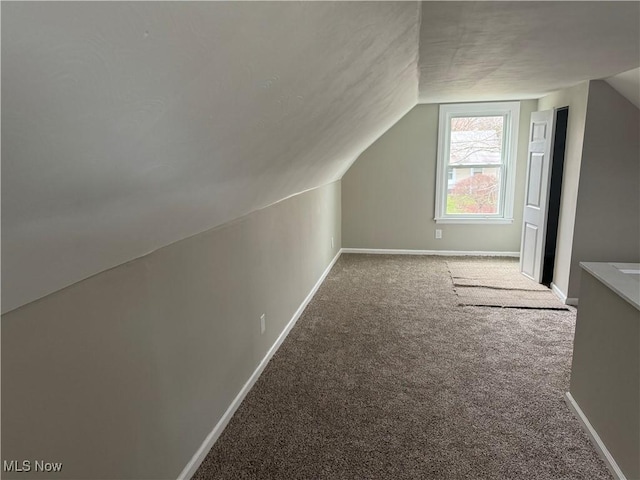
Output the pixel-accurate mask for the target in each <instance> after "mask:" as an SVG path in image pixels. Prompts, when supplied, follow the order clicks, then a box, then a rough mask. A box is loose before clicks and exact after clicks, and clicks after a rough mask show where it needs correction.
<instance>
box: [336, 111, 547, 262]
mask: <svg viewBox="0 0 640 480" xmlns="http://www.w3.org/2000/svg"><path fill="white" fill-rule="evenodd" d="M536 105H537V102H536V101H535V100H527V101H523V102H521V106H520V128H519V141H518V158H517V166H516V185H517V188H516V195H515V208H514V222H513V223H512V224H510V225H452V224H436V223H435V221H434V219H433V218H434V213H435V211H434V208H435V204H434V202H435V185H436V153H437V152H436V147H437V136H438V105H434V104H429V105H417V106H416V107H414V108H413V109H412V110H411V111H410V112H409V113H407V115H405V116H404V117H403V118H402V119H401V120H400V121H399V122H398V123H396V124H395V125H394V126H393V127H392V128H391V129H390V130H388V131H387V132H386V133H385V134H384V135H383V136H382V137H380V138H379V139H378V140H377V141H376V142H375V143H374V144H373V145H371V147H369V148H368V149H367V150H365V151H364V152H363V153H362V155H360V157H358V159H357V160H356V162H355V163H354V164H353V165H352V167H351V168H350V169H349V171H348V172H347V173H346V174H345V175H344V177H343V178H342V234H343V246H344V247H350V248H376V249H378V248H381V249H412V250H459V251H460V250H462V251H465V250H466V251H469V250H473V251H495V252H518V251H519V250H520V232H521V230H522V209H523V203H524V183H525V176H526V162H527V136H528V132H529V118H530V116H531V112H532V111H534V110H535V109H536V108H535V107H536ZM436 228H438V229H442V239H441V240H436V239H435V235H434V234H435V229H436Z"/></svg>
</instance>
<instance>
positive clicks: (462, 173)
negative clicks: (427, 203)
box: [446, 167, 502, 215]
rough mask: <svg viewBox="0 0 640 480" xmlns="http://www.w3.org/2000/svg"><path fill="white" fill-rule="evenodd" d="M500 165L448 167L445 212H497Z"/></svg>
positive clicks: (485, 213) (486, 213)
mask: <svg viewBox="0 0 640 480" xmlns="http://www.w3.org/2000/svg"><path fill="white" fill-rule="evenodd" d="M501 171H502V168H501V167H486V168H465V167H455V168H452V167H449V171H448V172H447V173H448V179H449V181H448V185H447V211H446V213H447V214H456V213H458V214H465V215H468V214H474V213H477V214H483V215H491V214H497V213H498V208H499V202H500V175H501Z"/></svg>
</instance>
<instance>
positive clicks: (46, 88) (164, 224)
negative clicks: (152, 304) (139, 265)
mask: <svg viewBox="0 0 640 480" xmlns="http://www.w3.org/2000/svg"><path fill="white" fill-rule="evenodd" d="M639 15H640V3H638V2H425V3H424V4H422V6H421V5H420V4H418V3H415V2H211V3H209V2H158V3H156V2H153V3H152V2H122V3H120V2H68V3H66V2H61V3H58V2H38V3H28V2H25V3H22V2H3V4H2V280H3V281H2V311H3V312H6V311H9V310H12V309H14V308H16V307H19V306H20V305H23V304H25V303H28V302H30V301H32V300H35V299H37V298H39V297H42V296H44V295H46V294H48V293H51V292H53V291H55V290H58V289H60V288H63V287H65V286H67V285H70V284H72V283H74V282H76V281H79V280H81V279H83V278H86V277H88V276H90V275H92V274H95V273H98V272H100V271H103V270H105V269H107V268H110V267H113V266H115V265H119V264H122V263H124V262H126V261H128V260H131V259H133V258H136V257H139V256H141V255H144V254H146V253H149V252H151V251H153V250H155V249H157V248H159V247H161V246H164V245H168V244H170V243H172V242H175V241H177V240H180V239H182V238H185V237H188V236H191V235H193V234H196V233H199V232H202V231H204V230H207V229H210V228H212V227H215V226H217V225H221V224H223V223H225V222H227V221H230V220H233V219H235V218H238V217H240V216H242V215H243V214H246V213H248V212H251V211H254V210H257V209H259V208H261V207H265V206H267V205H270V204H272V203H273V202H276V201H278V200H281V199H283V198H286V197H288V196H290V195H293V194H296V193H299V192H302V191H304V190H306V189H309V188H314V187H317V186H320V185H323V184H326V183H329V182H331V181H333V180H336V179H338V178H340V177H341V176H342V174H343V173H344V172H345V171H346V169H347V168H348V167H349V166H350V165H351V163H352V162H353V161H354V160H355V159H356V157H357V156H358V155H359V154H360V153H361V152H362V151H363V150H364V149H365V148H366V147H368V146H369V145H370V144H371V143H372V142H373V141H374V140H375V139H376V138H377V137H378V136H380V135H381V134H382V133H383V132H384V131H385V130H386V129H387V128H389V127H390V126H391V125H392V124H393V123H395V121H396V120H398V119H399V118H400V117H401V116H402V115H404V114H405V113H406V112H407V111H408V110H409V109H410V108H412V107H413V106H414V105H415V104H416V102H417V101H420V102H430V103H431V102H433V103H440V102H451V101H478V100H501V99H524V98H538V97H540V96H542V95H544V94H546V93H548V92H550V91H552V90H557V89H559V88H563V87H566V86H569V85H573V84H575V83H578V82H581V81H584V80H588V79H593V78H607V77H610V76H612V75H615V74H618V73H619V72H623V71H627V70H630V69H634V68H637V67H638V66H639V65H640V35H639V30H640V22H639V20H638V19H639ZM420 22H421V25H420ZM418 45H420V50H419V53H418ZM418 77H419V81H418ZM418 87H419V88H418ZM418 91H419V97H418Z"/></svg>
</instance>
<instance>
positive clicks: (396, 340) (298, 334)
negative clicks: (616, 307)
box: [194, 254, 611, 480]
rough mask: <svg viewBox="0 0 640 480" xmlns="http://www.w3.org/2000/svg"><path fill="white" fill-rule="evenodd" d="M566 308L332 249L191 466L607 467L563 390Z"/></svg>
mask: <svg viewBox="0 0 640 480" xmlns="http://www.w3.org/2000/svg"><path fill="white" fill-rule="evenodd" d="M574 322H575V313H574V312H573V311H556V310H515V309H497V308H479V307H459V306H458V299H457V297H456V295H455V293H454V292H453V285H452V282H451V276H450V275H449V271H448V268H447V262H446V259H442V258H434V257H420V256H385V255H348V254H346V255H343V256H342V257H341V258H340V260H339V261H338V262H337V263H336V265H335V266H334V268H333V270H332V271H331V273H330V274H329V276H328V277H327V279H326V280H325V282H324V283H323V285H322V286H321V287H320V289H319V291H318V293H317V294H316V296H315V297H314V298H313V300H312V301H311V303H310V304H309V306H308V307H307V309H306V310H305V312H304V313H303V315H302V317H301V318H300V320H299V321H298V324H297V325H296V326H295V328H293V330H292V331H291V333H290V334H289V336H288V338H287V339H286V340H285V342H284V343H283V344H282V346H281V347H280V349H279V351H278V352H277V353H276V355H275V356H274V357H273V359H272V360H271V362H270V363H269V365H268V366H267V368H266V369H265V371H264V373H263V374H262V376H261V377H260V379H259V380H258V382H257V383H256V384H255V386H254V387H253V389H252V390H251V392H250V393H249V394H248V395H247V397H246V399H245V401H244V402H243V403H242V405H241V406H240V408H239V409H238V411H237V412H236V414H235V416H234V417H233V418H232V419H231V421H230V423H229V425H228V426H227V428H226V429H225V431H224V432H223V434H222V435H221V437H220V439H219V440H218V442H217V443H216V444H215V445H214V447H213V448H212V450H211V451H210V452H209V455H208V456H207V457H206V459H205V460H204V462H203V463H202V465H201V467H200V469H199V470H198V471H197V473H196V474H195V476H194V478H195V479H197V480H203V479H234V480H235V479H263V480H268V479H287V480H289V479H354V480H355V479H358V480H359V479H381V480H386V479H474V480H475V479H500V480H509V479H565V480H571V479H585V480H587V479H588V480H596V479H608V478H611V477H610V476H609V473H608V471H607V469H606V467H605V465H604V463H603V462H602V461H601V460H600V459H599V458H598V456H597V454H596V452H595V451H594V449H593V447H592V446H591V444H590V443H589V440H588V438H587V437H586V435H585V434H584V433H583V431H582V430H581V428H580V425H579V424H578V422H577V421H576V420H575V418H574V417H573V416H572V414H571V413H570V412H569V410H568V409H567V407H566V405H565V403H564V400H563V394H564V392H566V391H567V390H568V388H569V374H570V368H571V349H572V342H573V331H574ZM211 427H213V425H211ZM203 440H204V439H203Z"/></svg>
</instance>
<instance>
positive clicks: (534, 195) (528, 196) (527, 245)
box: [520, 110, 555, 283]
mask: <svg viewBox="0 0 640 480" xmlns="http://www.w3.org/2000/svg"><path fill="white" fill-rule="evenodd" d="M554 118H555V112H554V111H553V110H545V111H542V112H533V113H532V114H531V123H530V126H529V150H528V161H527V185H526V191H525V196H524V215H523V223H522V243H521V246H520V271H521V272H522V273H523V274H524V275H526V276H527V277H529V278H532V279H533V280H535V281H536V282H538V283H540V282H541V281H542V265H543V262H544V243H545V235H546V233H547V210H548V201H549V184H550V183H551V182H550V181H551V161H552V157H551V155H552V152H553V135H554V128H553V121H554Z"/></svg>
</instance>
